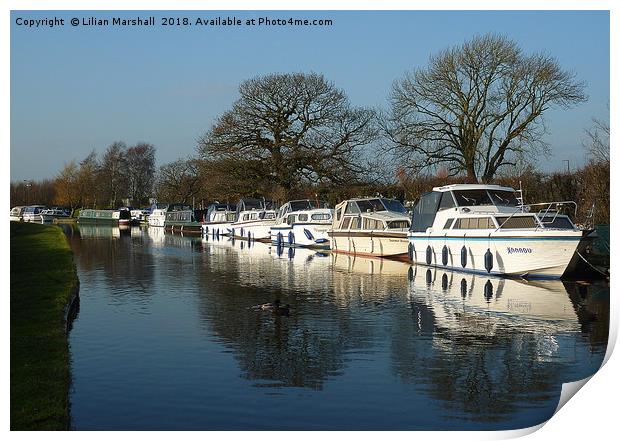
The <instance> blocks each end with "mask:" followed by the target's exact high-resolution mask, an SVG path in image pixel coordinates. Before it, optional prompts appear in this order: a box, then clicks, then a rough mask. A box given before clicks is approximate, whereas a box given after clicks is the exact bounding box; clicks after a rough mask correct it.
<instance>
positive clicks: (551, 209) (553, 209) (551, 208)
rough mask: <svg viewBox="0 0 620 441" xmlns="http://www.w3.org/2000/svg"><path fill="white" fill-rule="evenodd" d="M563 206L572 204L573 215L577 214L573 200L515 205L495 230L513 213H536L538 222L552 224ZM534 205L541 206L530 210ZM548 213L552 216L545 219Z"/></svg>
mask: <svg viewBox="0 0 620 441" xmlns="http://www.w3.org/2000/svg"><path fill="white" fill-rule="evenodd" d="M565 206H572V207H573V208H574V215H575V216H577V203H576V202H575V201H554V202H538V203H536V204H526V205H517V209H516V210H515V211H514V212H513V213H512V214H511V215H510V216H508V217H507V218H506V219H504V222H502V223H501V225H499V226H498V227H497V228H496V229H495V231H498V230H500V229H501V228H502V227H503V226H504V224H506V222H508V221H509V220H510V219H511V218H512V217H513V216H514V215H515V214H519V213H525V212H528V213H533V214H535V215H536V217H537V218H538V220H539V221H540V223H541V224H542V225H543V226H544V225H546V224H553V223H554V222H555V219H556V218H557V216H558V214H560V212H561V210H562V208H563V207H565ZM534 207H542V208H541V209H540V210H539V211H538V212H536V211H532V208H534ZM550 215H553V218H552V219H551V220H550V221H546V220H545V219H547V218H548V217H549V216H550Z"/></svg>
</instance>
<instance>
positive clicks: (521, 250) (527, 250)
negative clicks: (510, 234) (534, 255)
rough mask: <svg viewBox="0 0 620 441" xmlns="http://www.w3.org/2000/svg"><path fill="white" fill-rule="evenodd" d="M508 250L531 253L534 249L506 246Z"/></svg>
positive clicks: (509, 252) (514, 252) (513, 252)
mask: <svg viewBox="0 0 620 441" xmlns="http://www.w3.org/2000/svg"><path fill="white" fill-rule="evenodd" d="M506 251H508V254H530V253H531V252H532V249H531V248H523V247H518V248H516V247H506Z"/></svg>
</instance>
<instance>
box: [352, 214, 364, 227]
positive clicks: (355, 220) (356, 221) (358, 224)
mask: <svg viewBox="0 0 620 441" xmlns="http://www.w3.org/2000/svg"><path fill="white" fill-rule="evenodd" d="M361 221H362V219H361V218H360V217H354V218H353V219H352V220H351V229H352V230H359V229H360V228H361V227H362V222H361Z"/></svg>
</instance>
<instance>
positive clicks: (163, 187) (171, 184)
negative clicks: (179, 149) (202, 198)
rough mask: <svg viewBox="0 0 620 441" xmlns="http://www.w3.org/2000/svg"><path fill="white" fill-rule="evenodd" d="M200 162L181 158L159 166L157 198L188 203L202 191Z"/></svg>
mask: <svg viewBox="0 0 620 441" xmlns="http://www.w3.org/2000/svg"><path fill="white" fill-rule="evenodd" d="M200 181H201V175H200V164H199V161H198V160H197V159H194V158H188V159H179V160H177V161H174V162H171V163H169V164H165V165H162V166H161V167H160V168H159V173H158V176H157V198H158V200H161V201H167V202H178V203H183V204H188V203H191V202H192V198H195V197H196V196H198V194H199V193H200V189H201V185H200Z"/></svg>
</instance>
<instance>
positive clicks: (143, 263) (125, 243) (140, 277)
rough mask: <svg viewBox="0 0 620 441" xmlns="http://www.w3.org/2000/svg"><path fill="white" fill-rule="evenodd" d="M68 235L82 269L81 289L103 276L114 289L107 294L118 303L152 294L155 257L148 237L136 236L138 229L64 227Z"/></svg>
mask: <svg viewBox="0 0 620 441" xmlns="http://www.w3.org/2000/svg"><path fill="white" fill-rule="evenodd" d="M65 233H66V234H67V237H68V238H69V243H70V244H71V249H72V250H73V253H74V255H75V259H76V263H77V265H78V268H79V269H80V270H82V272H81V274H80V278H81V279H83V280H81V282H82V289H84V288H85V287H87V286H88V283H87V281H88V277H94V275H95V274H96V273H101V274H103V276H104V277H105V278H106V284H107V285H108V286H110V287H111V288H112V289H111V290H110V291H109V292H108V293H107V294H108V295H110V296H111V297H113V298H116V299H117V300H119V301H123V302H125V301H127V302H130V301H131V300H132V299H134V300H135V299H138V300H145V299H148V298H150V297H151V296H152V295H153V293H154V292H155V290H154V289H153V278H154V265H153V255H152V254H151V253H150V251H149V250H148V246H149V244H148V238H146V237H145V236H144V235H142V234H137V233H139V230H136V231H133V230H130V229H129V228H122V229H120V228H118V227H111V226H98V225H79V226H70V227H69V228H65ZM132 233H133V234H132ZM85 282H86V283H85Z"/></svg>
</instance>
